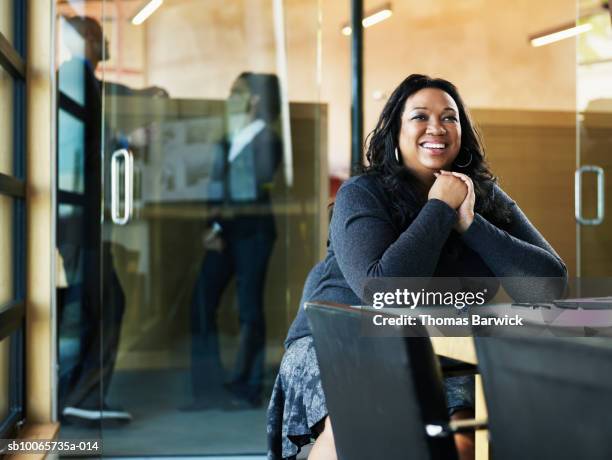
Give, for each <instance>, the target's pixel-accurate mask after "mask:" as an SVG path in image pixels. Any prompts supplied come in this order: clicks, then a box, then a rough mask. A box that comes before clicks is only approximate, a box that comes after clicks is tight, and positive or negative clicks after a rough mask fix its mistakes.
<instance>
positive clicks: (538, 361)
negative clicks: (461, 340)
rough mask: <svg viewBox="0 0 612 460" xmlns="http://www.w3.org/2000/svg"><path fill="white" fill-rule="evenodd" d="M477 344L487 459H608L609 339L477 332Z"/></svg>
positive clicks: (611, 451)
mask: <svg viewBox="0 0 612 460" xmlns="http://www.w3.org/2000/svg"><path fill="white" fill-rule="evenodd" d="M533 327H534V326H532V328H533ZM548 328H550V326H549V327H548ZM540 335H541V334H540ZM475 343H476V352H477V356H478V363H479V369H480V371H481V375H482V379H483V385H484V393H485V398H486V401H487V409H488V419H489V433H490V439H491V448H492V458H494V459H495V460H505V459H513V460H514V459H517V458H521V459H538V460H542V459H555V460H559V459H568V460H569V459H579V458H580V459H589V460H598V459H601V460H603V459H610V458H612V432H611V431H612V430H611V429H610V418H611V417H612V340H610V339H605V338H603V339H602V338H584V337H574V338H569V337H555V336H549V337H541V336H540V337H520V338H519V337H475Z"/></svg>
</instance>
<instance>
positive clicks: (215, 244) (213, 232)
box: [202, 225, 225, 252]
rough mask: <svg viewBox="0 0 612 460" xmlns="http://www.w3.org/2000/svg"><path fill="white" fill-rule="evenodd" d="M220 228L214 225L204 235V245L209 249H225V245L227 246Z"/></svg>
mask: <svg viewBox="0 0 612 460" xmlns="http://www.w3.org/2000/svg"><path fill="white" fill-rule="evenodd" d="M219 228H220V227H215V226H214V225H213V226H212V227H210V228H209V229H208V231H207V232H206V233H204V235H203V236H202V242H203V243H204V247H205V248H206V250H207V251H217V252H221V251H223V247H224V246H225V244H224V242H223V238H221V232H220V230H219Z"/></svg>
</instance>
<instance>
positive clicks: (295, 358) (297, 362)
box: [267, 336, 474, 460]
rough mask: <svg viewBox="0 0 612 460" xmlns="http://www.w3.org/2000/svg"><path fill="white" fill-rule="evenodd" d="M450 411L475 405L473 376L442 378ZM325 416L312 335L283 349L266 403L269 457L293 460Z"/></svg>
mask: <svg viewBox="0 0 612 460" xmlns="http://www.w3.org/2000/svg"><path fill="white" fill-rule="evenodd" d="M444 386H445V390H446V402H447V406H448V409H449V413H450V414H452V413H454V412H456V411H458V410H461V409H466V408H473V407H474V377H473V376H460V377H450V378H447V379H445V380H444ZM326 416H327V406H326V405H325V395H324V394H323V386H322V384H321V374H320V371H319V364H318V362H317V356H316V354H315V348H314V342H313V339H312V336H306V337H302V338H301V339H298V340H296V341H295V342H293V343H292V344H291V345H289V348H288V349H287V351H286V352H285V355H284V356H283V360H282V361H281V366H280V370H279V372H278V376H277V377H276V381H275V383H274V388H273V389H272V397H271V399H270V405H269V406H268V416H267V430H268V460H294V459H295V458H296V456H297V454H298V453H299V452H300V450H301V448H302V447H303V446H305V445H306V444H309V443H310V442H312V441H313V440H314V439H315V438H316V437H317V436H318V435H319V433H320V430H321V429H322V426H321V424H320V423H319V422H321V421H322V420H323V419H324V418H325V417H326Z"/></svg>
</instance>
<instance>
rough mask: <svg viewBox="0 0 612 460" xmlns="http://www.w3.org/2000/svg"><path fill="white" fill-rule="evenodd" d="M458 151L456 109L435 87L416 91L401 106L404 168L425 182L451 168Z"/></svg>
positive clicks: (400, 143)
mask: <svg viewBox="0 0 612 460" xmlns="http://www.w3.org/2000/svg"><path fill="white" fill-rule="evenodd" d="M460 148H461V124H460V123H459V108H458V107H457V104H456V103H455V101H454V100H453V98H452V97H450V95H449V94H448V93H446V92H445V91H442V90H441V89H437V88H424V89H422V90H420V91H417V92H416V93H414V94H413V95H412V96H410V97H409V98H408V99H406V103H405V104H404V112H403V113H402V126H401V129H400V135H399V149H400V151H401V155H402V160H403V162H404V165H406V167H407V168H408V169H410V170H411V171H412V172H413V173H415V174H416V175H417V177H419V178H420V179H421V180H423V181H425V182H431V181H432V180H434V176H433V173H434V172H437V171H439V170H441V169H450V168H451V165H452V163H453V161H454V160H455V158H457V155H458V154H459V149H460Z"/></svg>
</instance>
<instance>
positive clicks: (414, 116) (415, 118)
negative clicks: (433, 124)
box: [412, 115, 425, 120]
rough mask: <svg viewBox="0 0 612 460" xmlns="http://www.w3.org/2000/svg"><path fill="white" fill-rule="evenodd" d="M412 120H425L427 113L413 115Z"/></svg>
mask: <svg viewBox="0 0 612 460" xmlns="http://www.w3.org/2000/svg"><path fill="white" fill-rule="evenodd" d="M412 120H425V115H413V116H412Z"/></svg>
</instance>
